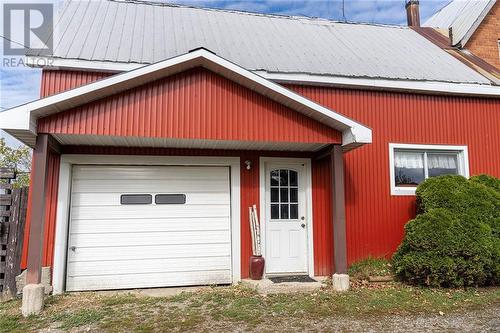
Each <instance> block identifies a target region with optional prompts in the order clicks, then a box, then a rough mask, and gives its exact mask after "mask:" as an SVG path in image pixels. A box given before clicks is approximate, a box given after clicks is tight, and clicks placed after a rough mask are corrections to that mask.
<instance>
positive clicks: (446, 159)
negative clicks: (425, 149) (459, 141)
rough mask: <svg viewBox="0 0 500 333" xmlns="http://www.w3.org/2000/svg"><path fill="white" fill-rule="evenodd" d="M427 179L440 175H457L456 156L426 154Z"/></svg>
mask: <svg viewBox="0 0 500 333" xmlns="http://www.w3.org/2000/svg"><path fill="white" fill-rule="evenodd" d="M427 167H428V170H429V177H436V176H441V175H458V158H457V155H456V154H427Z"/></svg>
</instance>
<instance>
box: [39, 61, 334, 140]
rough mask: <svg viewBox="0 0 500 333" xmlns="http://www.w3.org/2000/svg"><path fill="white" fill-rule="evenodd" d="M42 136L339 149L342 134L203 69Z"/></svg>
mask: <svg viewBox="0 0 500 333" xmlns="http://www.w3.org/2000/svg"><path fill="white" fill-rule="evenodd" d="M38 131H39V132H40V133H58V134H87V135H111V136H135V137H153V138H177V139H209V140H238V141H241V140H242V141H265V142H310V143H340V142H341V134H340V133H339V132H338V131H336V130H334V129H332V128H330V127H328V126H326V125H323V124H322V123H320V122H317V121H315V120H313V119H311V118H309V117H307V116H304V115H302V114H300V113H298V112H296V111H294V110H291V109H289V108H287V107H285V106H283V105H281V104H278V103H276V102H273V101H271V100H269V99H268V98H267V97H265V96H262V95H260V94H257V93H255V92H253V91H251V90H249V89H247V88H245V87H243V86H241V85H238V84H236V83H234V82H232V81H230V80H227V79H225V78H223V77H221V76H219V75H217V74H215V73H212V72H210V71H208V70H205V69H201V68H199V69H194V70H191V71H188V72H185V73H181V74H177V75H174V76H172V77H168V78H165V79H161V80H158V81H155V82H152V83H149V84H146V85H144V86H142V87H138V88H135V89H132V90H129V91H126V92H123V93H120V94H118V95H115V96H111V97H108V98H105V99H102V100H99V101H96V102H93V103H90V104H87V105H84V106H81V107H78V108H76V109H72V110H68V111H65V112H61V113H58V114H55V115H51V116H48V117H45V118H42V119H40V120H39V122H38Z"/></svg>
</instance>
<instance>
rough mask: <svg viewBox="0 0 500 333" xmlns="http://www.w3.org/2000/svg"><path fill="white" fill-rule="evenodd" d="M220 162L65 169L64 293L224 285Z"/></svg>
mask: <svg viewBox="0 0 500 333" xmlns="http://www.w3.org/2000/svg"><path fill="white" fill-rule="evenodd" d="M229 186H230V185H229V168H228V167H203V166H193V167H189V166H92V165H81V166H74V167H73V180H72V188H71V211H70V214H71V217H70V229H69V238H68V263H67V277H66V290H68V291H76V290H102V289H128V288H150V287H166V286H181V285H204V284H225V283H231V282H232V279H231V276H232V275H231V230H230V187H229Z"/></svg>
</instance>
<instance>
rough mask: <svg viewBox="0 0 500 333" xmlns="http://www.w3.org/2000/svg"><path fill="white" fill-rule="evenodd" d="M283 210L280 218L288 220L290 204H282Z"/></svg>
mask: <svg viewBox="0 0 500 333" xmlns="http://www.w3.org/2000/svg"><path fill="white" fill-rule="evenodd" d="M280 206H281V210H280V218H281V219H282V220H287V219H288V206H289V205H287V204H284V205H283V204H281V205H280Z"/></svg>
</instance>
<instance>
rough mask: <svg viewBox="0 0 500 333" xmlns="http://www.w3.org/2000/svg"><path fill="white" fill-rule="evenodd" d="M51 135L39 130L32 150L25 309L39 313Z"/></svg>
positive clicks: (24, 291) (25, 310) (26, 311)
mask: <svg viewBox="0 0 500 333" xmlns="http://www.w3.org/2000/svg"><path fill="white" fill-rule="evenodd" d="M48 154H49V135H48V134H38V136H37V138H36V144H35V149H34V150H33V159H34V169H33V170H32V173H31V176H32V177H33V179H32V182H31V186H32V187H33V188H32V190H31V195H32V198H31V207H30V209H31V214H30V230H29V242H28V268H27V272H26V286H25V287H24V288H23V302H22V308H21V310H22V313H23V315H24V316H29V315H32V314H38V313H40V311H41V310H42V308H43V297H44V291H45V288H44V286H43V285H42V284H41V277H42V250H43V236H44V226H45V188H46V186H45V185H46V179H47V169H48Z"/></svg>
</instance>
